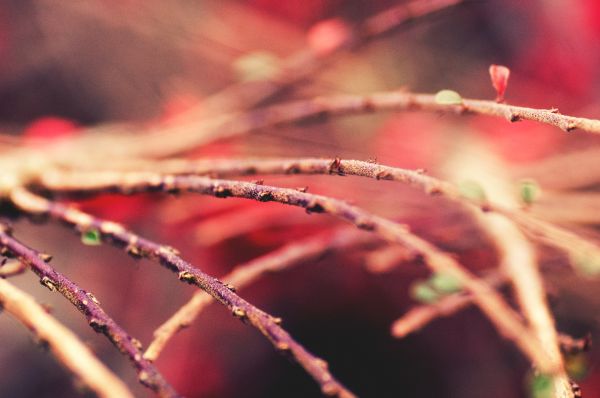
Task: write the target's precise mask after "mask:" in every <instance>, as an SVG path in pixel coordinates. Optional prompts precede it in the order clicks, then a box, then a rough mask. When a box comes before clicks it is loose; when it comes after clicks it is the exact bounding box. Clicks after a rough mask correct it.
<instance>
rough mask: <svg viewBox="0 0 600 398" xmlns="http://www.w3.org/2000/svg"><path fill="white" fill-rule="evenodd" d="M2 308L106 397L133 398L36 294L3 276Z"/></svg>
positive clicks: (89, 386) (125, 387) (68, 367)
mask: <svg viewBox="0 0 600 398" xmlns="http://www.w3.org/2000/svg"><path fill="white" fill-rule="evenodd" d="M0 307H1V308H3V309H4V310H5V311H6V312H7V313H9V314H11V315H12V316H13V317H14V318H15V319H17V320H18V321H19V322H21V323H22V324H23V325H24V326H25V327H26V328H27V329H29V330H30V331H31V332H32V333H33V334H34V335H35V336H36V337H37V338H38V339H39V340H40V341H42V342H43V343H44V344H47V345H48V347H50V350H51V351H52V353H53V354H54V356H55V357H56V359H57V360H58V361H59V362H61V363H62V364H63V365H64V366H65V367H66V368H67V369H68V370H69V371H70V372H71V373H73V374H74V375H75V376H76V377H77V379H78V380H81V381H82V382H83V384H85V385H86V386H87V387H88V388H89V389H90V390H92V391H93V392H95V393H96V394H97V395H98V396H99V397H102V398H115V397H123V398H129V397H131V398H133V394H132V393H131V391H129V389H128V388H127V386H126V385H125V384H124V383H123V381H121V380H120V379H119V378H118V377H117V376H115V374H114V373H112V372H111V371H110V370H109V369H108V368H107V367H106V366H104V364H103V363H102V362H100V361H99V360H98V358H96V357H95V356H94V354H92V352H91V351H90V349H89V348H88V347H87V346H86V345H85V344H84V343H83V342H81V340H79V338H78V337H77V336H76V335H75V334H74V333H73V332H72V331H71V330H69V329H67V328H66V327H65V326H64V325H62V324H61V323H60V322H58V321H57V320H56V319H55V318H54V317H52V316H51V315H49V314H48V313H47V312H46V311H45V310H44V309H43V308H42V306H40V305H39V304H38V303H37V302H36V301H35V300H34V298H33V297H31V296H30V295H28V294H27V293H25V292H23V291H22V290H20V289H18V288H17V287H15V286H13V285H12V284H10V283H9V282H7V281H5V280H2V279H0Z"/></svg>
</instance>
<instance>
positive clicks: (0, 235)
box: [0, 224, 179, 398]
mask: <svg viewBox="0 0 600 398" xmlns="http://www.w3.org/2000/svg"><path fill="white" fill-rule="evenodd" d="M9 232H10V231H9V229H8V227H7V226H6V225H4V224H0V245H1V246H2V247H3V248H4V249H5V250H6V251H7V252H9V253H12V254H13V255H14V256H15V257H17V258H18V259H19V260H20V261H22V262H23V263H25V264H27V265H28V266H29V267H30V268H31V270H32V271H33V272H35V274H36V275H37V276H38V277H39V278H40V283H41V284H42V285H44V286H46V287H47V288H48V289H50V290H51V291H58V292H59V293H60V294H62V295H63V296H64V297H65V298H66V299H68V300H69V301H70V302H71V303H72V304H73V305H74V306H75V307H77V309H78V310H79V311H80V312H81V313H82V314H83V315H85V317H86V319H87V320H88V322H89V324H90V326H91V327H92V328H93V329H94V330H95V331H96V332H98V333H102V334H104V335H105V336H106V337H107V338H108V339H109V340H110V341H111V342H112V343H113V344H114V345H115V346H116V347H117V348H118V349H119V351H121V352H122V353H123V354H124V355H126V356H127V357H128V358H129V360H130V361H131V363H132V365H133V366H134V368H135V369H136V371H137V374H138V379H139V381H140V383H142V384H143V385H144V386H146V387H148V388H150V389H151V390H153V391H155V392H156V393H158V395H159V396H160V397H165V398H166V397H168V398H172V397H179V394H178V393H177V392H176V391H175V390H174V389H173V387H172V386H171V385H170V384H168V383H167V382H166V381H165V379H164V378H163V376H162V375H161V374H160V373H159V371H158V370H157V369H156V368H155V367H154V365H153V364H152V362H150V361H148V360H146V359H144V358H143V357H142V351H141V344H140V342H139V341H138V340H136V339H134V338H133V337H131V336H130V335H129V334H128V333H127V332H126V331H125V330H124V329H123V328H121V327H120V326H119V325H118V324H117V323H116V322H115V321H114V320H113V319H112V318H110V317H109V316H108V315H107V314H106V312H104V310H103V309H102V307H100V305H99V303H98V300H97V299H96V298H95V297H94V295H93V294H92V293H90V292H87V291H85V290H83V289H81V288H80V287H79V286H77V285H76V284H75V283H74V282H72V281H71V280H70V279H69V278H67V277H66V276H64V275H62V274H61V273H59V272H57V271H56V270H54V268H52V267H51V266H50V265H48V264H47V263H46V261H49V259H50V257H49V256H48V255H45V254H43V253H39V252H37V251H35V250H33V249H30V248H29V247H27V246H25V245H23V244H22V243H20V242H19V241H18V240H16V239H15V238H13V237H12V236H11V235H10V233H9ZM45 260H46V261H45Z"/></svg>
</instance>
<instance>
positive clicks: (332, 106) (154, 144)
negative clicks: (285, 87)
mask: <svg viewBox="0 0 600 398" xmlns="http://www.w3.org/2000/svg"><path fill="white" fill-rule="evenodd" d="M376 111H377V112H381V111H428V112H441V113H451V114H457V115H464V114H475V115H487V116H493V117H500V118H504V119H506V120H507V121H509V122H517V121H520V120H531V121H536V122H539V123H544V124H548V125H551V126H555V127H558V128H560V129H562V130H564V131H572V130H575V129H580V130H582V131H587V132H590V133H595V134H600V120H595V119H586V118H580V117H574V116H567V115H562V114H560V113H558V111H557V110H555V109H535V108H527V107H521V106H514V105H508V104H504V103H497V102H495V101H486V100H476V99H462V101H461V103H459V104H444V103H438V102H437V101H436V96H435V95H434V94H417V93H410V92H407V91H393V92H380V93H373V94H369V95H339V96H330V97H317V98H314V99H309V100H300V101H294V102H290V103H287V104H281V105H274V106H271V107H268V108H264V109H259V110H255V111H251V112H245V113H240V114H234V115H224V116H222V117H220V118H216V119H211V120H208V121H202V122H200V123H196V124H189V125H187V126H185V128H183V127H181V126H180V127H178V128H177V130H173V131H172V132H169V131H159V132H156V133H151V134H147V135H145V137H144V140H143V142H140V141H139V138H138V137H135V138H132V137H129V138H128V137H122V139H126V138H128V139H129V140H135V142H131V145H132V147H133V150H134V152H133V153H129V154H130V155H131V156H134V155H136V154H137V156H143V155H145V156H152V157H166V156H169V155H173V154H177V153H181V152H185V151H189V150H190V149H192V148H195V147H197V146H198V145H201V144H206V143H208V142H211V141H214V140H217V139H223V138H229V137H232V136H236V135H240V134H246V133H250V132H253V131H257V130H260V129H264V128H267V127H274V126H283V125H289V124H291V123H295V122H298V121H302V120H307V119H311V118H312V119H314V118H318V119H321V120H322V119H323V118H327V117H332V116H338V115H352V114H359V113H370V112H376ZM113 138H117V139H118V137H113ZM126 144H127V143H123V144H119V145H121V146H122V145H126ZM128 152H129V150H128Z"/></svg>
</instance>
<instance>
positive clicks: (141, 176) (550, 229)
mask: <svg viewBox="0 0 600 398" xmlns="http://www.w3.org/2000/svg"><path fill="white" fill-rule="evenodd" d="M130 166H135V167H137V168H140V169H142V170H149V171H148V172H141V173H135V172H127V173H126V172H121V171H114V172H112V171H107V172H57V171H49V172H47V173H44V174H43V175H42V176H41V177H40V183H41V184H42V185H44V186H45V187H46V188H48V189H51V190H55V191H91V192H93V191H103V190H113V191H119V190H120V191H121V192H125V193H126V192H128V190H129V187H130V186H131V185H135V184H137V183H142V184H143V183H144V182H145V181H150V180H152V179H155V180H158V179H160V178H161V176H160V174H158V173H154V172H153V171H154V170H156V171H158V172H159V173H167V174H182V175H187V174H199V175H210V176H214V177H231V176H240V175H267V174H325V175H354V176H361V177H368V178H375V179H378V180H391V181H396V182H401V183H407V184H409V185H412V186H415V187H418V188H420V189H422V190H423V191H424V192H426V193H428V194H439V195H443V196H444V197H445V198H447V199H450V200H452V201H454V202H456V203H458V204H460V205H462V206H466V208H467V209H468V210H469V211H471V212H474V213H475V214H476V213H477V211H475V210H477V209H479V208H482V209H483V210H485V211H493V212H497V213H500V214H502V215H503V216H505V217H507V218H509V219H510V220H512V221H513V222H515V223H516V224H517V225H518V226H519V227H520V228H521V229H523V231H524V232H526V233H527V234H528V235H529V236H531V237H532V238H533V239H536V240H540V241H542V242H544V243H546V244H549V245H551V246H554V247H556V248H558V249H560V250H562V251H564V252H566V253H568V254H569V255H570V257H571V260H572V263H579V262H582V261H584V262H585V261H588V260H587V259H591V258H600V248H599V247H598V245H597V244H596V243H595V242H592V241H590V240H588V239H585V238H583V237H581V236H578V235H577V234H575V233H573V232H570V231H568V230H566V229H564V228H562V227H558V226H555V225H552V224H550V223H548V222H545V221H542V220H540V219H537V218H535V217H534V216H532V215H530V214H528V213H527V212H525V211H521V210H518V209H508V208H506V207H503V206H501V205H498V204H497V203H495V202H493V201H491V200H486V201H485V203H484V204H483V205H482V204H481V203H480V202H478V201H476V200H475V201H473V200H472V201H471V202H469V198H466V197H464V196H463V195H462V194H461V193H460V192H459V190H458V189H457V188H456V187H455V186H454V185H453V184H450V183H448V182H445V181H442V180H440V179H437V178H434V177H431V176H428V175H425V174H424V173H423V172H422V171H418V170H417V171H415V170H407V169H402V168H398V167H390V166H384V165H379V164H375V163H370V162H364V161H360V160H341V159H314V158H301V159H262V160H261V159H238V160H222V159H221V160H219V159H212V160H165V161H161V162H146V161H134V162H132V163H131V164H130Z"/></svg>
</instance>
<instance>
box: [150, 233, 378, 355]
mask: <svg viewBox="0 0 600 398" xmlns="http://www.w3.org/2000/svg"><path fill="white" fill-rule="evenodd" d="M352 232H354V231H352ZM352 232H350V231H346V230H344V231H338V232H335V233H333V234H326V235H321V236H318V237H316V238H309V239H305V240H303V241H299V242H296V243H290V244H288V245H285V246H284V247H282V248H280V249H277V250H275V251H273V252H270V253H268V254H265V255H264V256H261V257H258V258H256V259H254V260H251V261H249V262H247V263H244V264H241V265H238V266H237V267H236V268H235V269H234V270H233V271H232V272H230V273H229V274H227V275H225V276H224V277H223V278H222V279H223V282H224V283H227V284H229V285H231V286H235V289H236V291H237V290H239V289H241V288H243V287H246V286H248V285H249V284H251V283H253V282H254V281H255V280H257V279H258V278H260V277H261V276H262V275H264V274H266V273H270V272H280V271H283V270H288V269H290V268H292V267H293V266H296V265H297V264H299V263H301V262H306V261H309V260H312V259H315V258H317V257H320V256H322V255H324V254H326V253H327V252H329V251H333V250H339V249H342V248H349V247H353V246H354V245H356V244H357V243H360V242H362V241H368V239H366V238H365V236H364V235H362V234H360V235H359V234H356V233H352ZM212 302H213V298H212V297H211V296H209V295H207V294H206V293H204V292H202V291H199V292H196V293H194V295H193V296H192V298H191V299H190V300H189V301H188V302H187V303H186V304H184V305H183V306H182V307H181V308H180V309H179V310H177V312H175V314H173V315H172V316H171V317H170V318H169V319H168V320H167V321H165V322H164V323H163V324H162V325H161V326H159V327H158V328H157V329H156V330H155V332H154V340H152V342H151V343H150V344H149V345H148V349H147V350H146V352H145V353H144V357H146V358H147V359H150V360H151V361H155V360H156V358H158V356H159V355H160V353H161V352H162V350H163V348H164V347H165V345H166V344H167V342H168V341H169V340H170V339H171V338H172V337H173V336H174V335H175V333H177V332H178V331H180V330H181V329H183V328H185V327H188V326H189V325H190V324H191V323H192V322H193V321H194V320H195V319H196V318H197V317H198V315H200V313H201V312H202V310H203V309H204V308H205V307H206V306H208V305H209V304H210V303H212Z"/></svg>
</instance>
